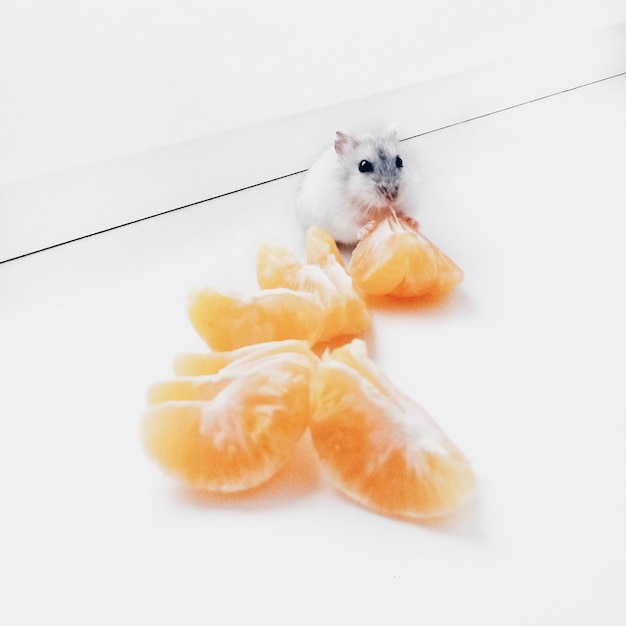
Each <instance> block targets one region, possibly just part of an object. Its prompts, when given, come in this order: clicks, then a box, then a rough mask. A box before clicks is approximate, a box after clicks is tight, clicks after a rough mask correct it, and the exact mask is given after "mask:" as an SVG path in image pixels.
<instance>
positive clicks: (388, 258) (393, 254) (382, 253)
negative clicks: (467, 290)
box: [349, 214, 463, 298]
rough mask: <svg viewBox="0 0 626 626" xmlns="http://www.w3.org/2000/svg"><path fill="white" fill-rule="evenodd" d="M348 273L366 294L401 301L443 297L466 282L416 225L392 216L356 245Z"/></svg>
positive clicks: (450, 260)
mask: <svg viewBox="0 0 626 626" xmlns="http://www.w3.org/2000/svg"><path fill="white" fill-rule="evenodd" d="M349 272H350V274H351V275H352V280H353V281H354V284H355V285H356V286H357V287H358V288H359V289H361V290H362V291H363V292H365V293H367V294H370V295H374V296H382V295H391V296H397V297H402V298H407V297H409V298H410V297H418V296H426V295H430V296H440V295H443V294H446V293H448V292H450V291H452V290H453V289H454V288H455V287H456V286H457V285H459V284H460V283H461V281H462V280H463V271H462V270H461V268H460V267H459V266H458V265H456V263H454V261H453V260H452V259H451V258H450V257H448V256H447V255H446V254H445V253H443V252H442V251H441V250H440V249H439V248H437V247H436V246H435V245H434V244H433V243H431V242H430V241H429V240H428V239H427V238H426V237H424V235H422V233H420V232H419V230H418V228H417V227H416V226H414V225H413V224H411V223H409V222H407V221H405V220H402V219H401V218H398V217H397V216H396V215H395V214H390V215H389V216H388V217H386V218H384V219H382V220H381V221H380V222H378V224H377V225H376V226H375V227H374V229H373V230H372V231H370V232H369V233H368V234H366V235H365V236H364V237H363V239H361V241H360V242H359V243H358V244H357V245H356V247H355V249H354V251H353V253H352V258H351V260H350V265H349Z"/></svg>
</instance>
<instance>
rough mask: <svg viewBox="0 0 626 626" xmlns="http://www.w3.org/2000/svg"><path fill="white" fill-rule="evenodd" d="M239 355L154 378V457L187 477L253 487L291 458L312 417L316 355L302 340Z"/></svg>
mask: <svg viewBox="0 0 626 626" xmlns="http://www.w3.org/2000/svg"><path fill="white" fill-rule="evenodd" d="M276 347H277V346H276V345H270V346H268V349H267V350H266V351H265V353H263V352H262V349H261V351H260V352H259V353H257V354H256V355H255V356H254V358H242V359H240V358H234V359H233V360H231V361H230V362H229V363H228V364H227V365H225V366H224V367H223V368H221V369H219V371H218V372H217V373H215V374H210V375H206V376H189V377H181V378H178V379H175V380H171V381H165V382H162V383H157V384H155V385H153V386H152V387H151V388H150V390H149V392H148V403H149V406H148V409H147V411H146V413H145V414H144V418H143V436H144V442H145V446H146V449H147V451H148V453H149V454H150V456H151V457H152V458H153V459H154V460H155V461H156V462H157V463H158V464H159V465H160V466H161V467H162V468H164V469H165V470H167V471H168V472H170V473H172V474H173V475H174V476H175V477H177V478H178V479H179V480H181V481H182V482H183V483H185V484H188V485H190V486H192V487H196V488H203V489H208V490H211V491H222V492H233V491H242V490H246V489H251V488H253V487H255V486H258V485H260V484H262V483H263V482H265V481H267V480H269V479H270V478H271V477H272V476H273V475H274V474H275V473H276V472H277V471H278V469H280V467H282V465H283V464H284V463H285V462H286V461H287V460H288V458H289V457H290V456H291V454H292V453H293V451H294V450H295V448H296V446H297V444H298V442H299V441H300V439H301V437H302V435H303V433H304V432H305V430H306V428H307V426H308V424H309V419H310V404H309V382H310V377H311V373H312V371H313V369H314V367H315V366H316V364H317V357H316V356H315V355H314V354H313V353H312V352H311V351H310V350H309V348H308V346H307V345H306V344H305V342H301V344H300V345H299V346H297V347H294V346H293V345H292V346H287V347H286V350H285V351H279V350H278V351H277V349H276Z"/></svg>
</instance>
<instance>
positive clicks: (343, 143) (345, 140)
mask: <svg viewBox="0 0 626 626" xmlns="http://www.w3.org/2000/svg"><path fill="white" fill-rule="evenodd" d="M353 145H354V139H353V138H352V137H350V135H348V134H347V133H345V132H344V131H342V130H338V131H337V132H336V133H335V152H336V153H337V154H344V153H345V152H346V150H347V149H348V148H350V147H352V146H353Z"/></svg>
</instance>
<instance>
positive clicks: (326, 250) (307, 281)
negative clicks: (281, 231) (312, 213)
mask: <svg viewBox="0 0 626 626" xmlns="http://www.w3.org/2000/svg"><path fill="white" fill-rule="evenodd" d="M306 238H307V241H306V248H307V263H300V261H299V260H298V259H297V257H296V256H295V255H293V254H292V253H291V252H289V251H287V250H284V249H283V248H281V247H279V246H276V245H273V244H269V243H264V244H261V245H260V246H259V250H258V254H257V281H258V284H259V287H261V288H262V289H275V288H287V289H293V290H296V291H300V292H303V293H310V294H314V295H315V296H317V297H318V298H319V301H320V302H321V303H322V306H323V309H324V321H323V325H322V329H321V332H320V336H319V337H318V341H329V340H331V339H333V338H334V337H338V336H341V335H356V334H358V333H360V332H363V331H364V330H366V329H367V328H369V327H370V325H371V323H372V322H371V315H370V312H369V310H368V308H367V305H366V303H365V301H364V300H363V298H362V297H361V295H360V294H359V293H358V292H357V291H356V290H355V289H354V286H353V284H352V279H351V278H350V276H349V275H348V273H347V272H346V268H345V265H344V263H343V259H342V258H341V254H340V253H339V250H338V248H337V245H336V243H335V242H334V240H333V239H332V237H330V235H328V233H326V231H324V230H322V229H321V228H317V227H313V228H310V229H309V230H308V231H307V235H306Z"/></svg>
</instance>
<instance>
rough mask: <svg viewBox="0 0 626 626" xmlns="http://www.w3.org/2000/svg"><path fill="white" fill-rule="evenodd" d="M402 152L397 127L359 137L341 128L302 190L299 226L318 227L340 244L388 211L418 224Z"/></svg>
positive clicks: (351, 240)
mask: <svg viewBox="0 0 626 626" xmlns="http://www.w3.org/2000/svg"><path fill="white" fill-rule="evenodd" d="M401 152H402V151H401V146H400V142H399V141H398V137H397V133H396V131H395V130H391V131H388V132H386V133H385V134H382V135H371V134H363V135H357V136H351V135H348V134H347V133H345V132H343V131H341V130H338V131H337V132H336V134H335V141H334V145H333V146H331V147H329V148H328V149H327V150H326V151H325V152H324V153H323V154H322V155H321V156H320V157H319V159H318V160H317V161H316V162H315V163H314V164H313V165H312V166H311V167H310V168H309V170H307V172H306V173H305V175H304V178H303V180H302V184H301V186H300V188H299V190H298V194H297V197H296V214H297V216H298V219H299V221H300V223H301V225H302V226H303V227H304V228H308V227H310V226H319V227H321V228H323V229H324V230H326V231H327V232H328V233H329V234H330V235H331V236H332V237H333V238H334V239H335V240H336V241H337V242H338V243H342V244H348V245H351V244H355V243H356V242H358V241H359V240H360V239H361V238H362V237H363V235H364V234H365V233H366V232H367V230H368V227H369V228H371V226H372V223H373V222H374V221H375V220H376V219H377V218H380V216H382V214H383V213H384V212H385V211H389V210H392V211H394V212H395V213H396V214H398V215H399V216H401V217H403V218H405V219H407V220H408V221H411V222H414V223H417V222H415V220H414V219H413V217H412V213H413V210H414V207H413V206H411V204H412V203H411V202H410V200H409V198H408V193H407V187H408V184H407V180H406V173H405V171H404V162H403V160H402V156H401Z"/></svg>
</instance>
